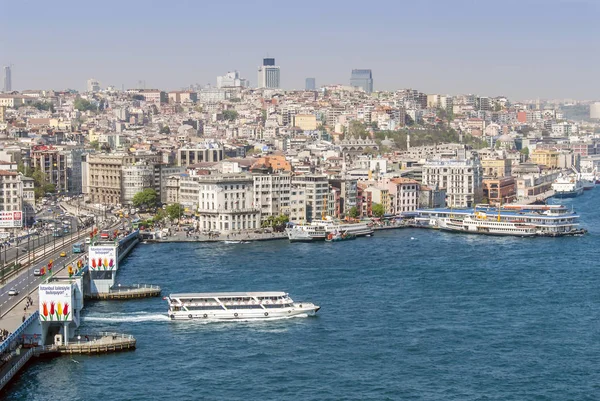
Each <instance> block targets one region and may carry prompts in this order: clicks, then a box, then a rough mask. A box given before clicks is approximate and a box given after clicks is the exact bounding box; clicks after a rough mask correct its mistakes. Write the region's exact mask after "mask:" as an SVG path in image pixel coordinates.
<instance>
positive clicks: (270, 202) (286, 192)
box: [253, 173, 292, 221]
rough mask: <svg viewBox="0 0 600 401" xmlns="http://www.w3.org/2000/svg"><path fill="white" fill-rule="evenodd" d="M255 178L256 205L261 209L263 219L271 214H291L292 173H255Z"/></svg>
mask: <svg viewBox="0 0 600 401" xmlns="http://www.w3.org/2000/svg"><path fill="white" fill-rule="evenodd" d="M253 179H254V207H256V208H258V209H260V212H261V218H262V220H263V221H264V220H266V219H267V218H268V217H269V216H279V215H281V214H285V215H288V216H289V214H290V188H291V185H292V175H291V174H290V173H279V174H255V175H253Z"/></svg>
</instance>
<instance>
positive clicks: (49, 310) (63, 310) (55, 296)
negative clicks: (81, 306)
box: [39, 284, 73, 322]
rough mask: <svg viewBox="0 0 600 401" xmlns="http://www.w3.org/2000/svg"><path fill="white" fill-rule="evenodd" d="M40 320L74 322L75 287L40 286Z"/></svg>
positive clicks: (69, 285) (68, 285)
mask: <svg viewBox="0 0 600 401" xmlns="http://www.w3.org/2000/svg"><path fill="white" fill-rule="evenodd" d="M39 296H40V320H42V321H44V322H70V321H72V320H73V285H72V284H40V288H39Z"/></svg>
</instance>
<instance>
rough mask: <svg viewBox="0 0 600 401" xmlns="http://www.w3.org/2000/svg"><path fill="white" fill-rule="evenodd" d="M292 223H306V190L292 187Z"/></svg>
mask: <svg viewBox="0 0 600 401" xmlns="http://www.w3.org/2000/svg"><path fill="white" fill-rule="evenodd" d="M290 221H291V222H292V223H297V224H304V223H306V193H305V192H304V188H301V187H296V186H292V187H291V189H290Z"/></svg>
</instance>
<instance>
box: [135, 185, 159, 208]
mask: <svg viewBox="0 0 600 401" xmlns="http://www.w3.org/2000/svg"><path fill="white" fill-rule="evenodd" d="M132 202H133V206H135V207H139V208H153V207H156V206H157V205H158V195H157V194H156V191H155V190H154V188H146V189H144V190H143V191H141V192H138V193H137V194H135V195H134V196H133V199H132Z"/></svg>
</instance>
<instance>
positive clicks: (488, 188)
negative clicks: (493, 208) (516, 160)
mask: <svg viewBox="0 0 600 401" xmlns="http://www.w3.org/2000/svg"><path fill="white" fill-rule="evenodd" d="M482 185H483V197H484V198H485V199H487V201H488V203H489V204H490V205H503V204H506V203H510V202H512V201H514V200H515V199H516V195H517V184H516V181H515V179H514V177H510V176H508V177H498V178H486V179H484V180H483V182H482Z"/></svg>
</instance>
